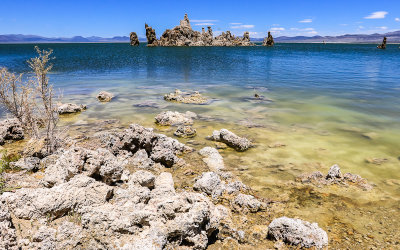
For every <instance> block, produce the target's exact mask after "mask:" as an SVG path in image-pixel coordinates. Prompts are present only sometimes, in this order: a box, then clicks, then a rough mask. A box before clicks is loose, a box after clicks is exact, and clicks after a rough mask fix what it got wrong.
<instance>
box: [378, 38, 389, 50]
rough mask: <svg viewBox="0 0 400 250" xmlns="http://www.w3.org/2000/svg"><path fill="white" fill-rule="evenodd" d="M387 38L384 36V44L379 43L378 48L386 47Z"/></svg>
mask: <svg viewBox="0 0 400 250" xmlns="http://www.w3.org/2000/svg"><path fill="white" fill-rule="evenodd" d="M386 40H387V38H386V37H384V38H383V41H382V44H380V45H378V47H377V48H378V49H386Z"/></svg>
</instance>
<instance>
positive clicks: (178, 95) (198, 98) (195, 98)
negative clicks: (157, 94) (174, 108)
mask: <svg viewBox="0 0 400 250" xmlns="http://www.w3.org/2000/svg"><path fill="white" fill-rule="evenodd" d="M164 100H166V101H170V102H180V103H187V104H206V103H208V99H207V98H206V97H204V96H202V95H201V94H200V93H199V92H197V91H195V92H194V93H192V94H190V93H183V92H182V91H180V90H178V89H176V90H175V92H172V93H169V94H166V95H164Z"/></svg>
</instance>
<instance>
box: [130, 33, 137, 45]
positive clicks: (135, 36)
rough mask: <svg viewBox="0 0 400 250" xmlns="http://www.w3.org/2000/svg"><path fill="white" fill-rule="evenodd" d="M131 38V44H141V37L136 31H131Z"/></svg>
mask: <svg viewBox="0 0 400 250" xmlns="http://www.w3.org/2000/svg"><path fill="white" fill-rule="evenodd" d="M129 39H130V44H131V46H139V38H138V36H137V34H136V32H131V34H130V35H129Z"/></svg>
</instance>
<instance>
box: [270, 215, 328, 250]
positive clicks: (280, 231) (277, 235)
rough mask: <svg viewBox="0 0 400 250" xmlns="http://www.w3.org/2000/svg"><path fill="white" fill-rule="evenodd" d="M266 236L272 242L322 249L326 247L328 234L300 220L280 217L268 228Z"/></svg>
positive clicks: (315, 225)
mask: <svg viewBox="0 0 400 250" xmlns="http://www.w3.org/2000/svg"><path fill="white" fill-rule="evenodd" d="M268 235H269V236H270V237H271V238H273V239H274V240H283V241H284V242H286V243H288V244H290V245H296V246H297V245H300V246H301V247H306V248H309V247H316V248H319V249H321V248H323V247H324V246H326V245H328V234H327V233H326V232H325V231H324V230H322V229H321V228H320V227H318V224H317V223H310V222H307V221H302V220H300V219H291V218H287V217H280V218H277V219H274V220H273V221H272V222H271V224H269V226H268Z"/></svg>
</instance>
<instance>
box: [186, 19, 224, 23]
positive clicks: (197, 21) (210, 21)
mask: <svg viewBox="0 0 400 250" xmlns="http://www.w3.org/2000/svg"><path fill="white" fill-rule="evenodd" d="M190 22H191V23H214V22H218V20H208V19H205V20H198V19H197V20H196V19H195V20H190Z"/></svg>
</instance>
